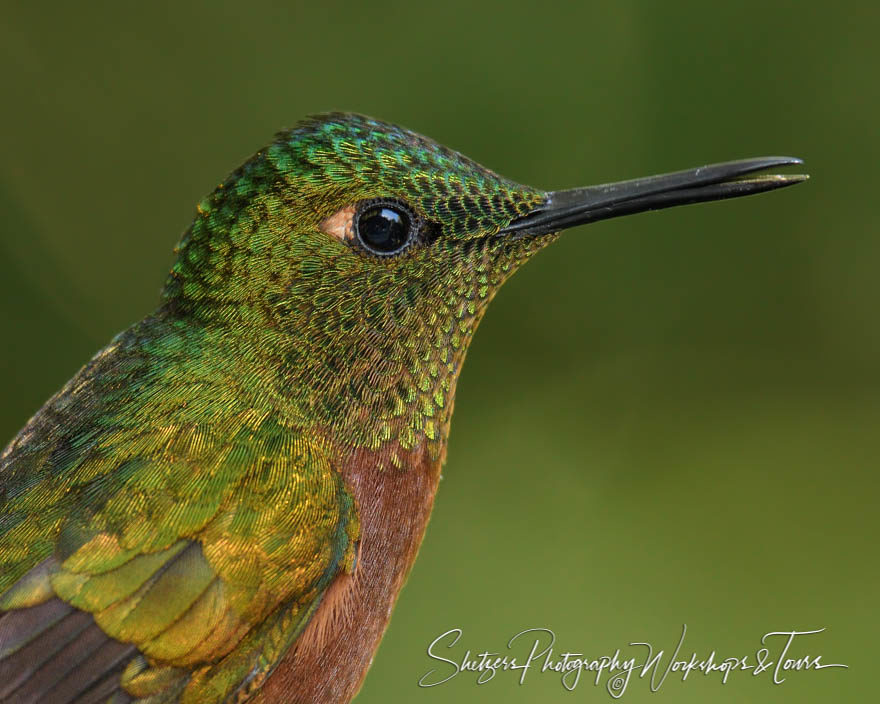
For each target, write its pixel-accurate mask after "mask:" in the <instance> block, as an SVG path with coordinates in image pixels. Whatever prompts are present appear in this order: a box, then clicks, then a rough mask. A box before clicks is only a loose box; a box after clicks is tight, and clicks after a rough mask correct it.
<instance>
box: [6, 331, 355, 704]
mask: <svg viewBox="0 0 880 704" xmlns="http://www.w3.org/2000/svg"><path fill="white" fill-rule="evenodd" d="M227 363H228V362H226V361H224V360H217V359H210V358H206V353H205V352H204V350H203V349H202V347H201V345H200V340H199V339H198V338H193V333H191V331H188V330H186V329H185V328H181V329H179V330H176V329H173V328H172V329H168V325H167V324H164V325H162V326H158V325H157V324H156V323H154V322H150V321H147V322H145V323H142V324H141V325H140V326H136V327H135V328H133V329H132V330H130V331H128V332H127V333H126V334H124V335H122V336H120V337H119V338H117V339H116V340H114V342H113V343H112V344H111V345H110V346H109V347H108V348H106V349H105V350H104V351H102V352H101V353H99V354H98V355H97V356H96V357H95V358H94V359H93V360H92V361H91V362H90V363H89V364H88V365H86V367H84V368H83V369H82V370H81V371H80V372H79V373H78V374H77V375H76V376H75V377H74V378H73V379H72V380H71V381H70V382H69V383H68V384H67V385H66V386H65V388H64V389H62V390H61V391H60V392H59V393H58V394H57V395H56V396H55V397H53V398H52V399H50V401H49V402H48V403H47V404H46V405H45V406H44V407H43V408H42V409H41V410H40V411H39V412H38V413H37V414H36V415H35V416H34V418H33V419H31V421H30V422H29V423H28V424H27V425H26V426H25V428H24V429H23V430H22V431H21V433H19V435H18V436H17V437H16V438H15V439H14V440H13V442H12V443H11V444H10V445H9V447H8V448H7V449H6V450H5V451H4V453H3V454H2V456H0V612H2V611H6V613H5V614H4V615H3V616H0V670H2V669H3V667H4V662H3V660H4V659H5V660H6V663H5V664H6V665H7V666H8V665H10V664H11V663H13V662H14V660H15V659H16V653H18V656H21V655H22V653H23V651H24V648H25V647H26V646H28V644H30V645H31V646H33V644H34V643H38V642H40V640H41V638H45V637H48V636H47V635H46V629H47V628H48V629H49V630H50V631H51V630H52V629H53V628H55V629H56V630H57V626H56V624H55V620H54V619H56V617H57V618H62V617H61V616H59V614H62V612H63V614H64V616H63V618H64V619H69V618H71V617H76V618H80V614H83V613H85V614H88V615H90V616H91V619H93V623H91V624H90V627H95V628H97V629H99V631H100V634H102V635H103V636H105V637H106V638H107V639H108V640H109V641H111V642H112V643H115V644H125V645H128V646H130V648H131V649H132V650H131V653H129V654H127V655H126V656H125V658H123V660H125V662H124V663H122V664H123V665H124V668H123V670H124V672H123V671H120V672H116V671H115V670H114V672H113V673H110V674H111V675H112V676H110V675H108V677H110V681H118V682H120V683H121V684H122V685H124V689H121V690H119V691H120V692H122V691H124V692H126V693H127V695H130V696H135V695H137V696H143V697H147V696H154V695H156V694H157V693H159V692H164V695H163V696H165V697H166V699H158V700H157V701H166V700H167V701H177V700H178V699H180V700H181V701H186V700H188V699H187V698H189V699H191V700H193V701H205V702H208V701H213V700H214V699H215V698H217V697H220V698H223V697H225V696H227V695H228V693H229V692H228V690H229V689H230V687H232V688H240V687H245V686H253V684H255V683H256V682H257V681H259V679H260V677H261V676H264V675H265V673H266V672H268V671H269V670H270V669H271V667H272V665H273V663H274V662H275V661H276V660H277V658H278V657H280V655H281V654H283V652H284V650H285V649H286V647H287V646H288V645H289V644H290V641H291V639H292V638H293V637H294V636H295V634H296V632H297V631H298V629H299V628H300V627H301V624H302V623H303V622H304V620H305V619H307V617H308V614H309V613H310V612H311V610H312V609H313V608H314V606H315V605H316V603H317V601H318V600H319V598H320V595H321V594H322V592H323V591H324V590H325V589H326V587H327V585H328V584H329V582H330V581H331V580H332V578H333V577H334V576H335V575H336V574H337V573H339V571H341V570H346V569H348V570H350V569H351V568H352V564H353V560H354V550H355V544H356V541H357V538H358V520H357V510H356V507H355V506H354V502H353V499H352V497H351V495H350V493H349V492H348V490H347V489H346V487H345V485H344V482H343V480H342V478H341V476H340V474H339V473H338V472H337V471H336V470H335V468H334V467H333V466H332V463H331V461H330V459H329V455H328V453H327V451H326V450H325V448H324V447H323V446H322V444H321V443H320V442H319V441H318V440H316V439H315V438H313V437H311V436H310V435H309V434H308V433H307V432H305V431H303V429H302V428H301V427H297V426H296V425H295V424H291V423H290V420H289V418H286V417H284V416H283V414H281V413H280V412H279V411H278V409H276V408H273V407H272V406H271V405H262V406H261V405H257V404H254V403H253V402H249V400H252V398H253V397H252V396H251V397H248V396H246V395H244V394H237V393H236V392H235V389H232V388H229V386H228V384H229V383H231V382H229V381H225V380H224V379H226V378H228V377H224V374H223V370H222V369H221V368H220V367H221V366H222V365H223V364H227ZM231 377H232V378H233V379H235V378H236V377H237V375H235V374H232V375H231ZM59 604H60V606H59ZM40 609H43V610H45V612H46V613H45V617H40V614H39V613H38V612H39V610H40ZM68 610H70V611H68ZM25 616H27V617H28V618H25ZM22 619H24V621H23V620H22ZM28 619H29V621H28ZM26 621H27V622H31V621H33V622H34V623H32V624H31V625H29V626H27V625H22V624H23V623H25V622H26ZM4 622H5V632H4ZM71 638H72V639H73V640H72V641H71V642H76V637H74V636H71ZM41 667H42V669H43V670H45V669H46V663H43V665H41ZM113 667H114V668H117V669H118V668H119V667H120V665H119V663H115V664H114V665H113ZM93 669H94V668H93ZM30 670H33V668H32V667H31V668H30ZM98 670H99V671H100V666H99V667H98ZM41 677H42V676H40V675H39V671H38V670H33V672H31V677H30V678H29V679H28V680H25V681H24V682H23V683H22V684H20V685H19V686H20V687H27V686H31V687H36V688H37V689H39V688H41V687H42V688H43V689H41V690H40V691H43V690H46V691H48V689H46V688H47V687H59V686H62V685H61V684H59V683H51V682H48V681H47V680H45V678H42V679H41ZM113 678H115V680H114V679H113ZM80 684H83V683H80ZM83 686H85V685H83ZM88 686H89V687H90V688H91V687H93V686H94V683H92V684H89V685H88ZM108 686H109V685H108ZM2 700H3V695H2V692H0V701H2ZM70 701H76V700H75V699H70Z"/></svg>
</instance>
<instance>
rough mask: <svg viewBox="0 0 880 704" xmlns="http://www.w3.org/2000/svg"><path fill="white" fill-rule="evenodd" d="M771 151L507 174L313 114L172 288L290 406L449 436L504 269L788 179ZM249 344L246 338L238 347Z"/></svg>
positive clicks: (416, 139) (226, 199)
mask: <svg viewBox="0 0 880 704" xmlns="http://www.w3.org/2000/svg"><path fill="white" fill-rule="evenodd" d="M789 163H797V160H793V159H788V158H784V157H783V158H768V159H758V160H748V161H743V162H732V163H729V164H723V165H719V166H715V167H702V168H701V169H695V170H692V171H689V172H680V173H677V174H670V175H666V176H661V177H651V178H648V179H640V180H637V181H630V182H624V183H621V184H611V185H606V186H597V187H591V188H581V189H574V190H570V191H557V192H547V191H541V190H538V189H535V188H531V187H529V186H524V185H521V184H518V183H514V182H512V181H510V180H508V179H505V178H502V177H501V176H498V175H497V174H495V173H493V172H492V171H489V170H488V169H486V168H484V167H482V166H480V165H479V164H477V163H475V162H473V161H472V160H470V159H468V158H467V157H464V156H462V155H461V154H458V153H456V152H454V151H452V150H450V149H447V148H446V147H443V146H442V145H440V144H437V143H436V142H434V141H432V140H430V139H427V138H425V137H422V136H420V135H417V134H415V133H413V132H410V131H409V130H406V129H403V128H401V127H397V126H395V125H391V124H388V123H384V122H380V121H378V120H374V119H371V118H369V117H365V116H362V115H355V114H342V113H333V114H327V115H320V116H316V117H312V118H309V119H306V120H304V121H303V122H301V123H299V124H298V125H297V126H295V127H294V128H292V129H290V130H287V131H284V132H281V133H279V134H278V135H277V137H276V139H275V141H274V142H273V143H272V144H270V145H269V146H268V147H266V148H265V149H262V150H261V151H259V152H258V153H257V154H256V155H255V156H254V157H253V158H251V159H250V160H249V161H247V162H246V163H245V164H244V165H243V166H241V167H240V168H239V169H237V170H236V171H235V172H233V173H232V174H231V175H230V176H229V178H227V179H226V181H224V182H223V183H221V184H220V185H219V186H218V187H217V189H216V190H215V191H214V192H213V193H212V194H211V195H209V196H208V197H207V198H206V199H205V200H203V201H202V203H201V204H200V205H199V207H198V214H197V216H196V218H195V220H194V222H193V223H192V225H191V226H190V228H189V229H188V230H187V232H186V233H185V234H184V237H183V239H182V241H181V243H180V245H179V247H178V249H177V253H178V258H177V261H176V263H175V265H174V267H173V269H172V271H171V275H170V276H169V279H168V282H167V284H166V287H165V291H164V294H163V299H164V303H165V306H166V310H168V311H170V312H171V313H172V314H173V315H175V316H182V317H185V318H187V319H188V320H191V321H197V322H198V323H199V324H200V326H201V328H202V329H203V330H204V331H205V335H206V337H207V338H210V339H211V340H213V341H214V343H217V342H218V341H219V340H223V341H225V343H226V344H229V341H230V340H232V341H234V344H233V347H234V348H235V349H236V350H237V354H238V355H239V357H240V358H242V359H248V360H249V362H248V363H249V364H251V365H252V366H253V370H252V371H251V374H250V376H251V377H252V378H258V379H260V383H259V384H257V386H258V389H256V390H255V394H256V395H257V396H261V397H262V398H264V399H272V402H273V403H275V404H276V405H278V406H280V407H281V409H282V410H283V411H284V414H285V417H286V418H288V419H289V422H291V423H294V424H302V425H306V426H309V427H311V428H313V429H315V430H318V431H322V432H324V433H325V434H326V435H327V437H328V438H331V439H332V440H333V441H334V442H337V443H342V444H343V445H345V446H348V447H352V448H366V449H370V450H374V451H378V450H380V449H383V448H387V449H388V450H389V451H388V453H387V456H388V458H389V461H390V462H391V463H392V464H399V459H398V454H397V453H398V450H399V449H403V450H411V449H413V448H414V447H416V446H417V445H419V444H421V443H424V444H425V445H426V447H427V449H428V450H429V452H430V453H431V455H432V456H435V457H437V456H439V455H440V454H441V453H442V452H443V449H444V447H445V440H446V437H447V433H448V427H449V419H450V416H451V412H452V405H453V400H454V395H455V385H456V381H457V378H458V375H459V372H460V370H461V365H462V362H463V361H464V357H465V354H466V352H467V349H468V345H469V343H470V340H471V338H472V336H473V333H474V331H475V329H476V327H477V325H478V323H479V321H480V319H481V317H482V315H483V314H484V312H485V310H486V307H487V305H488V303H489V301H490V300H491V299H492V297H493V296H494V295H495V293H496V292H497V291H498V288H499V287H500V286H501V284H502V283H503V282H504V281H505V280H506V279H507V278H508V277H509V276H510V275H511V274H513V272H514V271H516V270H517V269H518V268H519V267H520V266H521V265H522V264H523V263H524V262H525V261H526V260H528V259H529V258H530V257H531V256H532V255H533V254H535V253H536V252H537V251H538V250H540V249H541V248H543V247H544V246H546V245H547V244H548V243H550V242H551V241H553V240H554V239H555V238H556V237H557V235H558V232H559V231H560V230H562V229H564V228H566V227H571V226H574V225H579V224H583V223H586V222H593V221H595V220H599V219H604V218H609V217H615V216H617V215H623V214H628V213H633V212H639V211H642V210H650V209H655V208H661V207H668V206H671V205H678V204H683V203H692V202H698V201H701V200H715V199H719V198H727V197H734V196H737V195H745V194H747V193H754V192H759V191H762V190H769V189H771V188H778V187H780V186H783V185H788V184H789V183H794V182H797V181H798V180H801V177H782V176H762V177H753V178H749V179H745V178H742V176H743V175H744V174H748V173H752V172H754V171H757V170H762V169H765V168H768V167H769V166H775V165H780V164H789ZM245 349H246V350H248V352H247V353H243V352H242V350H245Z"/></svg>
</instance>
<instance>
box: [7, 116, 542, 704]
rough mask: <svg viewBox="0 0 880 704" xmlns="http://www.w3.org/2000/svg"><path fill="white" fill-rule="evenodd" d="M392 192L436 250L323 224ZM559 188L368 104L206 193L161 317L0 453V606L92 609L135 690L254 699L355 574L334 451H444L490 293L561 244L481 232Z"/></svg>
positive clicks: (296, 134) (85, 374) (391, 456)
mask: <svg viewBox="0 0 880 704" xmlns="http://www.w3.org/2000/svg"><path fill="white" fill-rule="evenodd" d="M377 196H382V197H394V198H399V199H402V200H406V201H407V202H408V203H410V204H411V206H412V207H414V208H415V209H416V210H417V211H418V212H419V213H420V215H422V216H423V217H424V218H425V220H426V222H430V228H428V229H426V231H425V233H424V236H425V238H426V240H425V241H424V242H422V243H421V246H413V247H411V248H410V249H408V250H407V251H406V252H404V253H403V254H401V255H400V256H396V257H388V258H378V257H375V256H373V255H370V254H369V253H366V252H363V251H357V250H356V249H353V248H352V247H351V246H350V245H349V244H347V243H345V242H342V241H339V240H338V239H335V238H333V237H329V236H327V235H326V234H324V233H322V232H319V231H318V223H320V222H321V221H322V220H323V219H325V218H327V217H328V216H329V215H331V214H332V213H334V212H336V211H337V210H339V209H340V208H342V207H344V206H346V205H348V204H350V203H355V202H358V201H361V200H363V199H368V198H374V197H377ZM541 198H542V195H541V194H540V193H539V192H537V191H534V190H532V189H529V188H526V187H523V186H518V185H517V184H513V183H512V182H509V181H506V180H504V179H502V178H500V177H498V176H496V175H495V174H492V173H491V172H489V171H487V170H485V169H483V168H482V167H480V166H478V165H477V164H475V163H473V162H471V161H470V160H468V159H466V158H464V157H462V156H460V155H458V154H456V153H454V152H451V151H449V150H447V149H445V148H443V147H440V146H439V145H437V144H435V143H433V142H431V141H430V140H426V139H424V138H422V137H419V136H417V135H414V134H412V133H410V132H407V131H406V130H402V129H400V128H397V127H394V126H391V125H387V124H384V123H380V122H377V121H374V120H371V119H369V118H363V117H360V116H352V115H331V116H325V117H321V118H317V119H312V120H307V121H305V122H304V123H302V124H301V125H299V126H298V127H297V128H294V129H293V130H291V131H288V132H285V133H281V134H280V135H279V136H278V138H277V139H276V141H275V142H274V143H273V144H272V145H271V146H270V147H268V148H266V149H264V150H262V151H261V152H259V153H258V154H257V155H256V156H255V157H254V158H253V159H251V160H250V161H248V162H247V163H246V164H245V165H244V166H242V167H241V168H240V169H238V170H237V171H236V172H234V173H233V174H232V175H231V176H230V177H229V178H228V179H227V180H226V181H224V182H223V183H222V184H221V185H220V186H219V187H218V188H217V190H216V191H215V192H214V193H213V194H211V195H210V196H209V197H208V198H206V199H205V200H204V201H203V202H202V203H201V204H200V205H199V208H198V213H197V215H196V217H195V220H194V221H193V224H192V226H191V227H190V228H189V230H188V231H187V232H186V234H185V235H184V238H183V241H182V242H181V245H180V246H179V248H178V258H177V261H176V263H175V265H174V267H173V269H172V272H171V275H170V277H169V279H168V283H167V285H166V288H165V291H164V293H163V299H162V306H161V308H160V309H159V310H158V311H157V312H156V314H154V315H153V316H151V317H149V318H147V319H145V320H144V321H142V322H141V323H139V324H137V325H135V326H134V327H133V328H131V329H130V330H128V331H126V332H125V333H123V334H122V335H120V336H119V337H118V338H117V339H116V340H114V341H113V342H112V343H111V344H110V345H109V346H108V347H107V348H106V349H105V350H103V351H102V352H101V353H99V354H98V355H97V356H96V357H95V359H94V360H93V361H92V362H91V363H90V364H89V365H88V366H86V367H85V368H84V369H83V370H82V371H81V372H80V373H79V374H78V375H77V376H76V377H75V378H74V379H73V380H72V381H71V382H70V383H69V384H68V385H67V386H66V387H65V388H64V389H62V391H61V392H59V394H58V395H56V396H55V397H54V398H53V399H52V400H50V401H49V402H48V403H47V405H46V406H45V407H44V408H43V409H42V410H41V411H40V412H39V413H38V414H37V416H35V418H34V419H33V420H32V421H31V422H30V423H29V424H28V426H26V427H25V428H24V429H23V430H22V432H21V433H20V434H19V436H18V437H17V438H16V439H15V440H14V441H13V442H12V444H11V445H10V446H9V447H8V448H7V450H6V451H5V453H4V454H3V456H2V459H0V492H2V493H0V594H2V593H3V592H4V591H5V590H8V591H6V593H5V595H3V596H0V611H3V610H12V609H22V608H25V607H34V606H35V605H39V604H41V603H42V604H45V603H47V602H49V601H51V600H53V599H60V600H62V601H63V602H64V603H66V604H68V605H70V606H73V607H74V608H75V609H78V610H81V611H84V612H87V613H89V614H92V615H93V616H94V620H95V623H96V624H97V625H98V626H99V627H100V629H101V630H102V631H103V633H104V634H106V635H107V636H109V637H110V638H112V639H114V640H116V641H119V642H122V643H126V644H131V646H133V651H132V654H131V656H130V657H128V655H126V657H128V660H127V664H126V665H125V669H124V672H122V673H121V674H120V675H119V677H121V679H120V682H121V690H120V691H121V692H122V693H124V694H125V696H127V697H129V698H132V697H134V698H138V699H143V700H144V701H147V700H149V701H150V702H153V701H156V702H159V701H162V702H165V701H169V702H170V701H178V700H179V701H181V702H201V703H205V704H207V703H209V702H220V701H226V700H227V699H228V698H229V697H245V696H247V694H248V693H249V692H251V691H253V690H254V689H255V688H256V687H257V686H258V685H259V683H260V682H262V680H263V678H264V677H265V676H266V674H267V673H268V672H269V671H270V670H271V668H272V667H273V666H274V665H275V664H276V663H277V661H278V659H279V657H280V656H281V655H283V653H284V652H285V651H286V650H287V648H288V647H289V646H290V644H291V643H292V642H293V640H294V639H295V638H296V636H297V634H298V633H299V632H300V631H301V629H302V627H303V625H304V624H305V622H306V621H307V619H308V617H309V615H310V614H311V612H312V611H313V609H314V608H315V607H316V606H317V604H318V603H319V602H320V597H321V595H322V593H323V592H324V590H326V588H327V586H328V584H329V583H330V582H331V581H332V579H333V578H334V577H335V576H336V575H338V574H341V573H345V572H350V571H351V570H352V569H353V567H354V562H355V555H356V545H357V541H358V539H359V521H358V507H357V506H356V505H355V502H354V500H353V498H352V495H351V493H350V491H349V490H348V488H347V487H346V486H345V483H344V482H343V480H342V477H341V475H340V473H339V471H338V467H337V466H335V464H334V463H336V462H338V458H339V457H340V453H342V452H344V451H345V448H349V449H351V448H359V447H362V448H366V449H369V450H372V451H375V452H377V453H379V454H377V455H376V457H377V460H376V461H377V466H376V471H400V470H401V469H402V467H401V460H400V456H399V454H398V453H399V452H401V451H409V450H412V449H413V448H415V447H417V446H420V445H424V446H426V447H428V448H429V450H430V454H431V456H433V457H435V458H437V457H439V456H440V455H441V454H442V452H443V448H444V447H445V441H446V437H447V434H448V425H449V418H450V414H451V407H452V403H453V398H454V391H455V381H456V379H457V376H458V373H459V370H460V368H461V364H462V362H463V359H464V355H465V353H466V350H467V346H468V343H469V341H470V338H471V336H472V334H473V332H474V329H475V328H476V325H477V324H478V322H479V320H480V318H481V316H482V314H483V312H484V311H485V308H486V305H487V304H488V302H489V300H490V299H491V298H492V296H493V295H494V293H495V291H496V290H497V288H498V286H500V285H501V283H502V282H503V281H504V279H506V278H507V277H508V276H509V275H510V274H511V273H512V272H513V271H514V270H515V269H516V268H517V266H518V265H519V264H520V263H521V262H522V261H523V260H524V259H525V258H527V257H528V256H529V255H530V254H532V253H533V252H534V251H536V250H537V249H539V248H540V247H541V246H543V245H544V244H546V243H547V242H548V241H549V240H550V239H551V238H552V236H546V237H542V238H534V239H521V240H509V239H504V238H496V239H493V238H491V237H489V238H487V237H486V235H487V233H488V234H490V235H491V233H492V232H493V231H497V230H498V228H499V227H500V226H502V225H503V224H505V223H507V222H508V221H509V220H510V219H511V218H512V217H514V216H517V215H520V214H522V213H525V212H527V211H528V210H529V209H530V208H532V207H533V206H534V205H535V204H536V203H538V202H540V200H541ZM428 240H430V241H428ZM386 450H387V451H386ZM380 451H381V452H380ZM0 658H2V652H0ZM2 692H3V689H2V686H0V701H3V695H2Z"/></svg>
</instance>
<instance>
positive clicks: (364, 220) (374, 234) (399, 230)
mask: <svg viewBox="0 0 880 704" xmlns="http://www.w3.org/2000/svg"><path fill="white" fill-rule="evenodd" d="M358 233H359V234H360V236H361V239H362V240H363V242H364V244H366V245H367V246H368V247H370V248H371V249H374V250H376V251H377V252H393V251H395V250H397V249H400V248H401V247H403V245H405V244H406V238H407V236H408V235H409V218H407V217H406V215H404V214H403V213H401V212H399V211H397V210H393V209H392V208H388V207H378V208H373V209H371V210H368V211H366V212H365V213H364V214H363V215H361V217H360V220H359V221H358Z"/></svg>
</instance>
